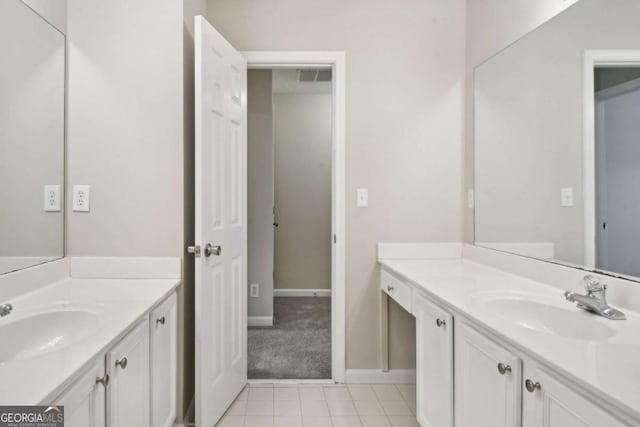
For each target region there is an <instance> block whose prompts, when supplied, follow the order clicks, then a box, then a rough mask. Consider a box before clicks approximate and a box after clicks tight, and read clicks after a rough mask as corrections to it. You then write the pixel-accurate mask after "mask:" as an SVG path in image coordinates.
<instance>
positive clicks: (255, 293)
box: [249, 283, 260, 298]
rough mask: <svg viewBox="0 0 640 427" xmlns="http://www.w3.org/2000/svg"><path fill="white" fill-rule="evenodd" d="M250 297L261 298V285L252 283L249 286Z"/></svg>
mask: <svg viewBox="0 0 640 427" xmlns="http://www.w3.org/2000/svg"><path fill="white" fill-rule="evenodd" d="M249 296H250V297H251V298H258V297H259V296H260V285H259V284H257V283H252V284H251V285H249Z"/></svg>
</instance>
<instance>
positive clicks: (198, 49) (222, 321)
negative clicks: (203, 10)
mask: <svg viewBox="0 0 640 427" xmlns="http://www.w3.org/2000/svg"><path fill="white" fill-rule="evenodd" d="M246 88H247V63H246V60H245V59H244V57H243V56H242V55H240V53H238V52H237V51H236V50H235V49H234V48H233V46H231V45H230V44H229V43H228V42H227V41H226V40H225V39H224V38H223V37H222V36H221V35H220V34H219V33H218V32H217V31H216V30H215V28H213V27H212V26H211V25H210V24H209V23H208V22H207V21H206V20H205V19H204V18H203V17H201V16H197V17H196V18H195V101H196V105H195V109H196V110H195V113H196V114H195V127H196V142H195V190H196V191H195V200H196V206H195V208H196V211H195V223H196V224H195V227H196V230H195V233H196V242H195V243H196V247H195V248H194V249H193V250H194V252H196V253H195V255H196V259H195V270H196V271H195V307H196V312H195V325H196V354H195V359H196V360H195V361H196V402H195V411H196V426H198V427H213V425H214V424H215V423H216V422H217V421H218V420H219V419H220V418H221V417H222V415H223V414H224V412H225V411H226V409H227V407H228V406H229V405H230V404H231V403H232V402H233V400H234V398H235V397H236V396H237V395H238V394H239V393H240V391H241V390H242V388H243V387H244V386H245V384H246V382H247V328H246V319H247V298H246V297H247V296H246V289H247V285H246V282H247V260H246V258H247V256H246V254H247V246H246V241H247V236H246V230H247V227H246V209H245V207H246V182H245V179H244V177H245V176H246V159H247V156H246V147H247V136H246V117H247V114H246V112H247V103H246V93H247V90H246ZM198 247H199V248H198Z"/></svg>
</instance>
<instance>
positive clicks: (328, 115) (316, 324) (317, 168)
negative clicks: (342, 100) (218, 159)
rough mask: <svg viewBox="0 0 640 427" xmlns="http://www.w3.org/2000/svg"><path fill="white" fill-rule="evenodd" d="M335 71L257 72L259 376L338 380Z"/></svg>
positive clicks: (252, 86)
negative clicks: (334, 350)
mask: <svg viewBox="0 0 640 427" xmlns="http://www.w3.org/2000/svg"><path fill="white" fill-rule="evenodd" d="M332 98H333V82H332V69H331V67H329V66H323V67H318V68H293V67H291V68H277V69H260V70H249V71H248V74H247V110H248V119H247V125H248V132H247V155H248V181H247V187H248V200H247V202H248V282H249V292H248V295H249V296H248V322H247V323H248V327H249V330H248V345H247V356H248V367H247V374H248V378H249V379H250V380H263V379H269V380H274V379H275V380H291V379H297V380H301V379H324V380H329V379H331V378H332V372H331V359H332V357H331V344H332V343H331V276H332V275H331V269H332V263H331V253H332V233H331V229H332V209H331V208H332V185H331V181H332V129H333V124H332V118H333V114H332V108H333V99H332Z"/></svg>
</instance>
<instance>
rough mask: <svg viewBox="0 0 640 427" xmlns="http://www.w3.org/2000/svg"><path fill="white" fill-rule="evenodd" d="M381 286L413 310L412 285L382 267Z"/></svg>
mask: <svg viewBox="0 0 640 427" xmlns="http://www.w3.org/2000/svg"><path fill="white" fill-rule="evenodd" d="M380 288H381V289H382V290H383V291H384V292H385V293H386V294H387V295H389V296H390V297H391V298H393V299H394V301H395V302H397V303H398V304H400V306H402V308H404V309H405V310H407V311H408V312H409V313H412V314H413V312H412V311H411V286H409V285H408V284H407V283H405V282H403V281H402V280H401V279H400V278H398V277H397V276H395V275H393V274H392V273H390V272H388V271H387V270H385V269H382V270H381V272H380Z"/></svg>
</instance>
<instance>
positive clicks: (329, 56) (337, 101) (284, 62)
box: [241, 51, 347, 383]
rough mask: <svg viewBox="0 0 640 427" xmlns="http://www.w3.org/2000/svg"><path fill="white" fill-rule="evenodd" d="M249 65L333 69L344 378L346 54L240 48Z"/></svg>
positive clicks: (335, 270) (336, 261)
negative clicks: (243, 50)
mask: <svg viewBox="0 0 640 427" xmlns="http://www.w3.org/2000/svg"><path fill="white" fill-rule="evenodd" d="M241 53H242V54H243V55H244V57H245V58H246V60H247V68H250V69H274V68H305V67H316V68H317V67H319V66H320V67H321V66H330V67H332V70H333V167H332V168H331V169H332V177H331V183H332V184H331V185H332V195H333V203H332V227H331V228H332V231H333V235H334V236H335V238H336V241H335V243H334V245H333V250H332V253H331V265H332V268H331V274H332V277H331V289H332V299H331V341H332V343H331V349H332V356H331V357H332V363H331V372H332V377H333V380H334V381H336V382H340V383H341V382H344V380H345V370H346V117H345V115H346V99H347V95H346V94H347V91H346V83H347V80H346V55H345V53H344V52H339V51H248V52H241Z"/></svg>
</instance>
